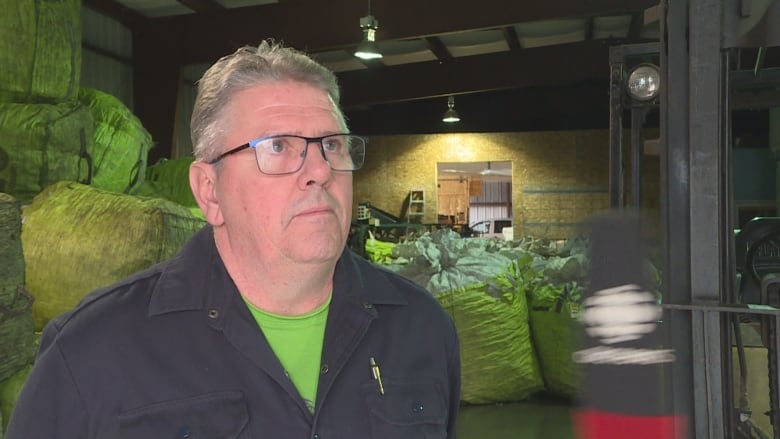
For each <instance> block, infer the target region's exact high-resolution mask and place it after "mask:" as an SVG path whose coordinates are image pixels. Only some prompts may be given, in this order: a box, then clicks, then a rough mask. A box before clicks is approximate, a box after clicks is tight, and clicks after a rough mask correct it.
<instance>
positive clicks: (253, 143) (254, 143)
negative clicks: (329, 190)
mask: <svg viewBox="0 0 780 439" xmlns="http://www.w3.org/2000/svg"><path fill="white" fill-rule="evenodd" d="M338 136H349V137H356V138H358V139H360V140H362V141H363V160H362V161H361V162H360V164H359V165H356V166H355V168H354V169H349V170H347V169H334V168H333V165H332V164H331V163H330V161H329V160H328V158H327V157H326V156H325V148H324V145H323V143H322V142H323V140H325V139H327V138H329V137H338ZM282 137H294V138H296V139H303V140H305V141H306V147H305V148H304V149H303V154H302V156H301V162H300V164H299V165H298V167H297V168H296V169H295V170H292V171H287V172H280V173H272V174H269V173H268V172H264V171H263V170H262V169H260V161H259V157H257V145H259V144H260V142H263V141H265V140H269V139H278V138H282ZM312 143H319V144H320V154H321V155H322V158H323V160H325V162H326V163H327V164H328V166H330V169H331V170H333V171H336V172H354V171H357V170H359V169H360V168H362V167H363V163H364V162H365V147H366V145H367V144H368V138H367V137H364V136H360V135H357V134H352V133H336V134H328V135H327V136H321V137H305V136H297V135H294V134H275V135H272V136H265V137H259V138H257V139H252V140H250V141H249V142H247V143H244V144H243V145H240V146H237V147H235V148H233V149H229V150H227V151H225V152H223V153H222V154H220V155H218V156H217V157H215V158H214V159H212V160H210V161H208V162H206V163H208V164H210V165H213V164H215V163H217V162H219V161H220V160H222V159H223V158H225V157H227V156H229V155H232V154H235V153H237V152H240V151H243V150H245V149H247V148H255V162H256V163H257V169H258V170H259V171H260V172H261V173H263V174H266V175H287V174H294V173H296V172H298V171H300V170H301V168H302V167H303V163H304V162H305V161H306V154H308V152H309V145H310V144H312ZM350 156H351V154H350Z"/></svg>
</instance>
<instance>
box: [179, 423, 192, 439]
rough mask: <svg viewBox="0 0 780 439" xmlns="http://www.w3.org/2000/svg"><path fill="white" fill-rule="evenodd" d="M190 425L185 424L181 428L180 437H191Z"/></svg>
mask: <svg viewBox="0 0 780 439" xmlns="http://www.w3.org/2000/svg"><path fill="white" fill-rule="evenodd" d="M191 436H192V433H191V432H190V427H188V426H186V425H184V426H182V427H181V428H180V429H179V437H183V438H188V437H191Z"/></svg>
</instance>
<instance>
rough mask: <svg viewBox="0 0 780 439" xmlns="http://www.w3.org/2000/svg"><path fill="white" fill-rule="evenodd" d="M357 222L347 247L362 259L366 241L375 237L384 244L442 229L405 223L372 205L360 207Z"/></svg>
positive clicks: (421, 224) (407, 239) (366, 204)
mask: <svg viewBox="0 0 780 439" xmlns="http://www.w3.org/2000/svg"><path fill="white" fill-rule="evenodd" d="M355 219H356V221H353V222H352V228H351V229H350V233H349V239H348V240H347V245H348V246H349V248H350V249H352V250H354V251H355V252H356V253H357V254H359V255H361V256H362V257H364V258H365V257H367V255H366V249H365V247H366V241H367V240H368V239H370V237H371V236H372V235H373V237H374V238H375V239H378V240H380V241H384V242H393V243H397V242H402V241H409V240H414V239H416V238H418V237H420V236H422V235H423V234H425V233H426V232H433V231H436V230H439V229H441V228H442V227H444V226H442V225H441V224H426V223H417V222H405V221H402V220H401V218H399V217H397V216H395V215H393V214H391V213H389V212H387V211H385V210H382V209H380V208H378V207H376V206H374V205H372V204H371V203H368V202H366V203H361V204H359V205H358V210H357V217H356V218H355Z"/></svg>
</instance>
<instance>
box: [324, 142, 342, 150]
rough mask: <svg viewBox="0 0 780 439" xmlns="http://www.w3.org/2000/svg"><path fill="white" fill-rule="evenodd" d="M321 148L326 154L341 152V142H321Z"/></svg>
mask: <svg viewBox="0 0 780 439" xmlns="http://www.w3.org/2000/svg"><path fill="white" fill-rule="evenodd" d="M322 147H323V148H325V151H328V152H339V151H341V142H339V141H338V140H329V141H327V142H323V143H322Z"/></svg>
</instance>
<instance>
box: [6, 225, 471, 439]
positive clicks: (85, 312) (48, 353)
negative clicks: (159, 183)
mask: <svg viewBox="0 0 780 439" xmlns="http://www.w3.org/2000/svg"><path fill="white" fill-rule="evenodd" d="M334 280H335V283H334V290H333V298H332V301H331V305H330V312H329V315H328V322H327V326H326V329H325V340H324V344H323V352H322V357H321V375H320V379H319V387H318V394H317V401H316V408H315V414H314V415H312V414H311V413H310V412H309V410H308V409H307V408H306V405H305V403H304V401H303V399H302V398H301V397H300V396H299V394H298V393H297V391H296V389H295V386H294V385H293V383H292V381H291V380H289V379H288V377H286V376H285V372H284V370H283V368H282V366H281V364H280V363H279V361H278V360H277V358H276V357H275V355H274V353H273V352H272V350H271V348H270V347H269V345H268V343H267V341H266V340H265V338H264V336H263V334H262V332H261V331H260V329H259V328H258V326H257V323H256V322H255V320H254V319H253V317H252V316H251V314H250V313H249V310H248V309H247V307H246V305H245V303H244V302H243V300H242V299H241V297H240V295H239V293H238V291H237V289H236V287H235V285H234V284H233V282H232V280H231V279H230V278H229V276H228V274H227V271H226V270H225V267H224V265H223V264H222V261H221V259H220V258H219V255H218V253H217V251H216V247H215V245H214V238H213V233H212V229H211V228H210V227H208V226H207V227H206V228H204V229H203V230H202V231H200V232H198V234H196V235H195V236H194V237H193V238H192V239H191V240H190V241H189V242H188V243H187V244H185V246H184V248H183V249H182V251H181V252H180V253H179V254H178V255H177V256H176V257H174V258H173V259H171V260H170V261H167V262H164V263H161V264H159V265H157V266H155V267H152V268H150V269H149V270H146V271H143V272H140V273H138V274H135V275H133V276H131V277H130V278H128V279H125V280H123V281H121V282H119V283H117V284H116V285H113V286H111V287H108V288H106V289H102V290H100V291H96V292H95V293H93V294H91V295H90V296H88V297H87V298H86V299H85V300H84V301H82V303H81V304H79V306H77V307H76V308H75V309H74V310H72V311H70V312H68V313H66V314H63V315H62V316H60V317H58V318H56V319H55V320H53V321H52V322H50V323H49V324H48V325H47V327H46V329H45V330H44V334H43V339H42V342H41V348H40V352H39V354H38V358H37V360H36V364H35V366H34V368H33V371H32V373H31V374H30V377H29V379H28V381H27V382H26V384H25V387H24V389H23V391H22V394H21V395H20V397H19V400H18V401H17V406H16V409H15V411H14V413H13V415H12V417H11V421H10V424H9V426H8V431H7V434H6V439H38V438H40V439H58V438H73V439H76V438H78V439H88V438H100V439H105V438H135V439H141V438H143V439H152V438H166V439H168V438H177V437H181V438H193V439H198V438H209V439H216V438H219V439H228V438H252V439H262V438H283V439H288V438H289V439H295V438H301V439H303V438H315V439H350V438H361V439H363V438H404V439H410V438H445V437H449V438H453V437H455V415H456V413H457V409H458V402H459V397H460V390H459V388H460V357H459V348H458V339H457V335H456V332H455V327H454V326H453V323H452V321H451V319H450V318H449V317H448V316H447V315H446V313H445V312H444V311H443V310H442V308H441V307H440V305H439V304H438V303H437V302H436V300H435V299H434V298H432V297H431V296H430V295H429V294H428V293H427V292H426V291H425V290H424V289H422V288H420V287H418V286H416V285H415V284H413V283H411V282H410V281H408V280H406V279H404V278H402V277H400V276H397V275H395V274H393V273H391V272H388V271H386V270H383V269H381V268H378V267H376V266H374V265H372V264H371V263H369V262H368V261H366V260H364V259H362V258H360V257H359V256H357V255H355V254H354V253H353V252H351V251H349V250H345V251H344V253H343V254H342V256H341V258H340V260H339V262H338V265H337V267H336V274H335V279H334ZM371 357H373V358H374V359H375V360H376V363H378V364H379V368H380V372H381V377H382V383H383V386H384V395H382V394H380V391H379V386H378V382H377V381H376V380H374V379H373V377H372V374H371V370H370V368H369V358H371Z"/></svg>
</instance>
